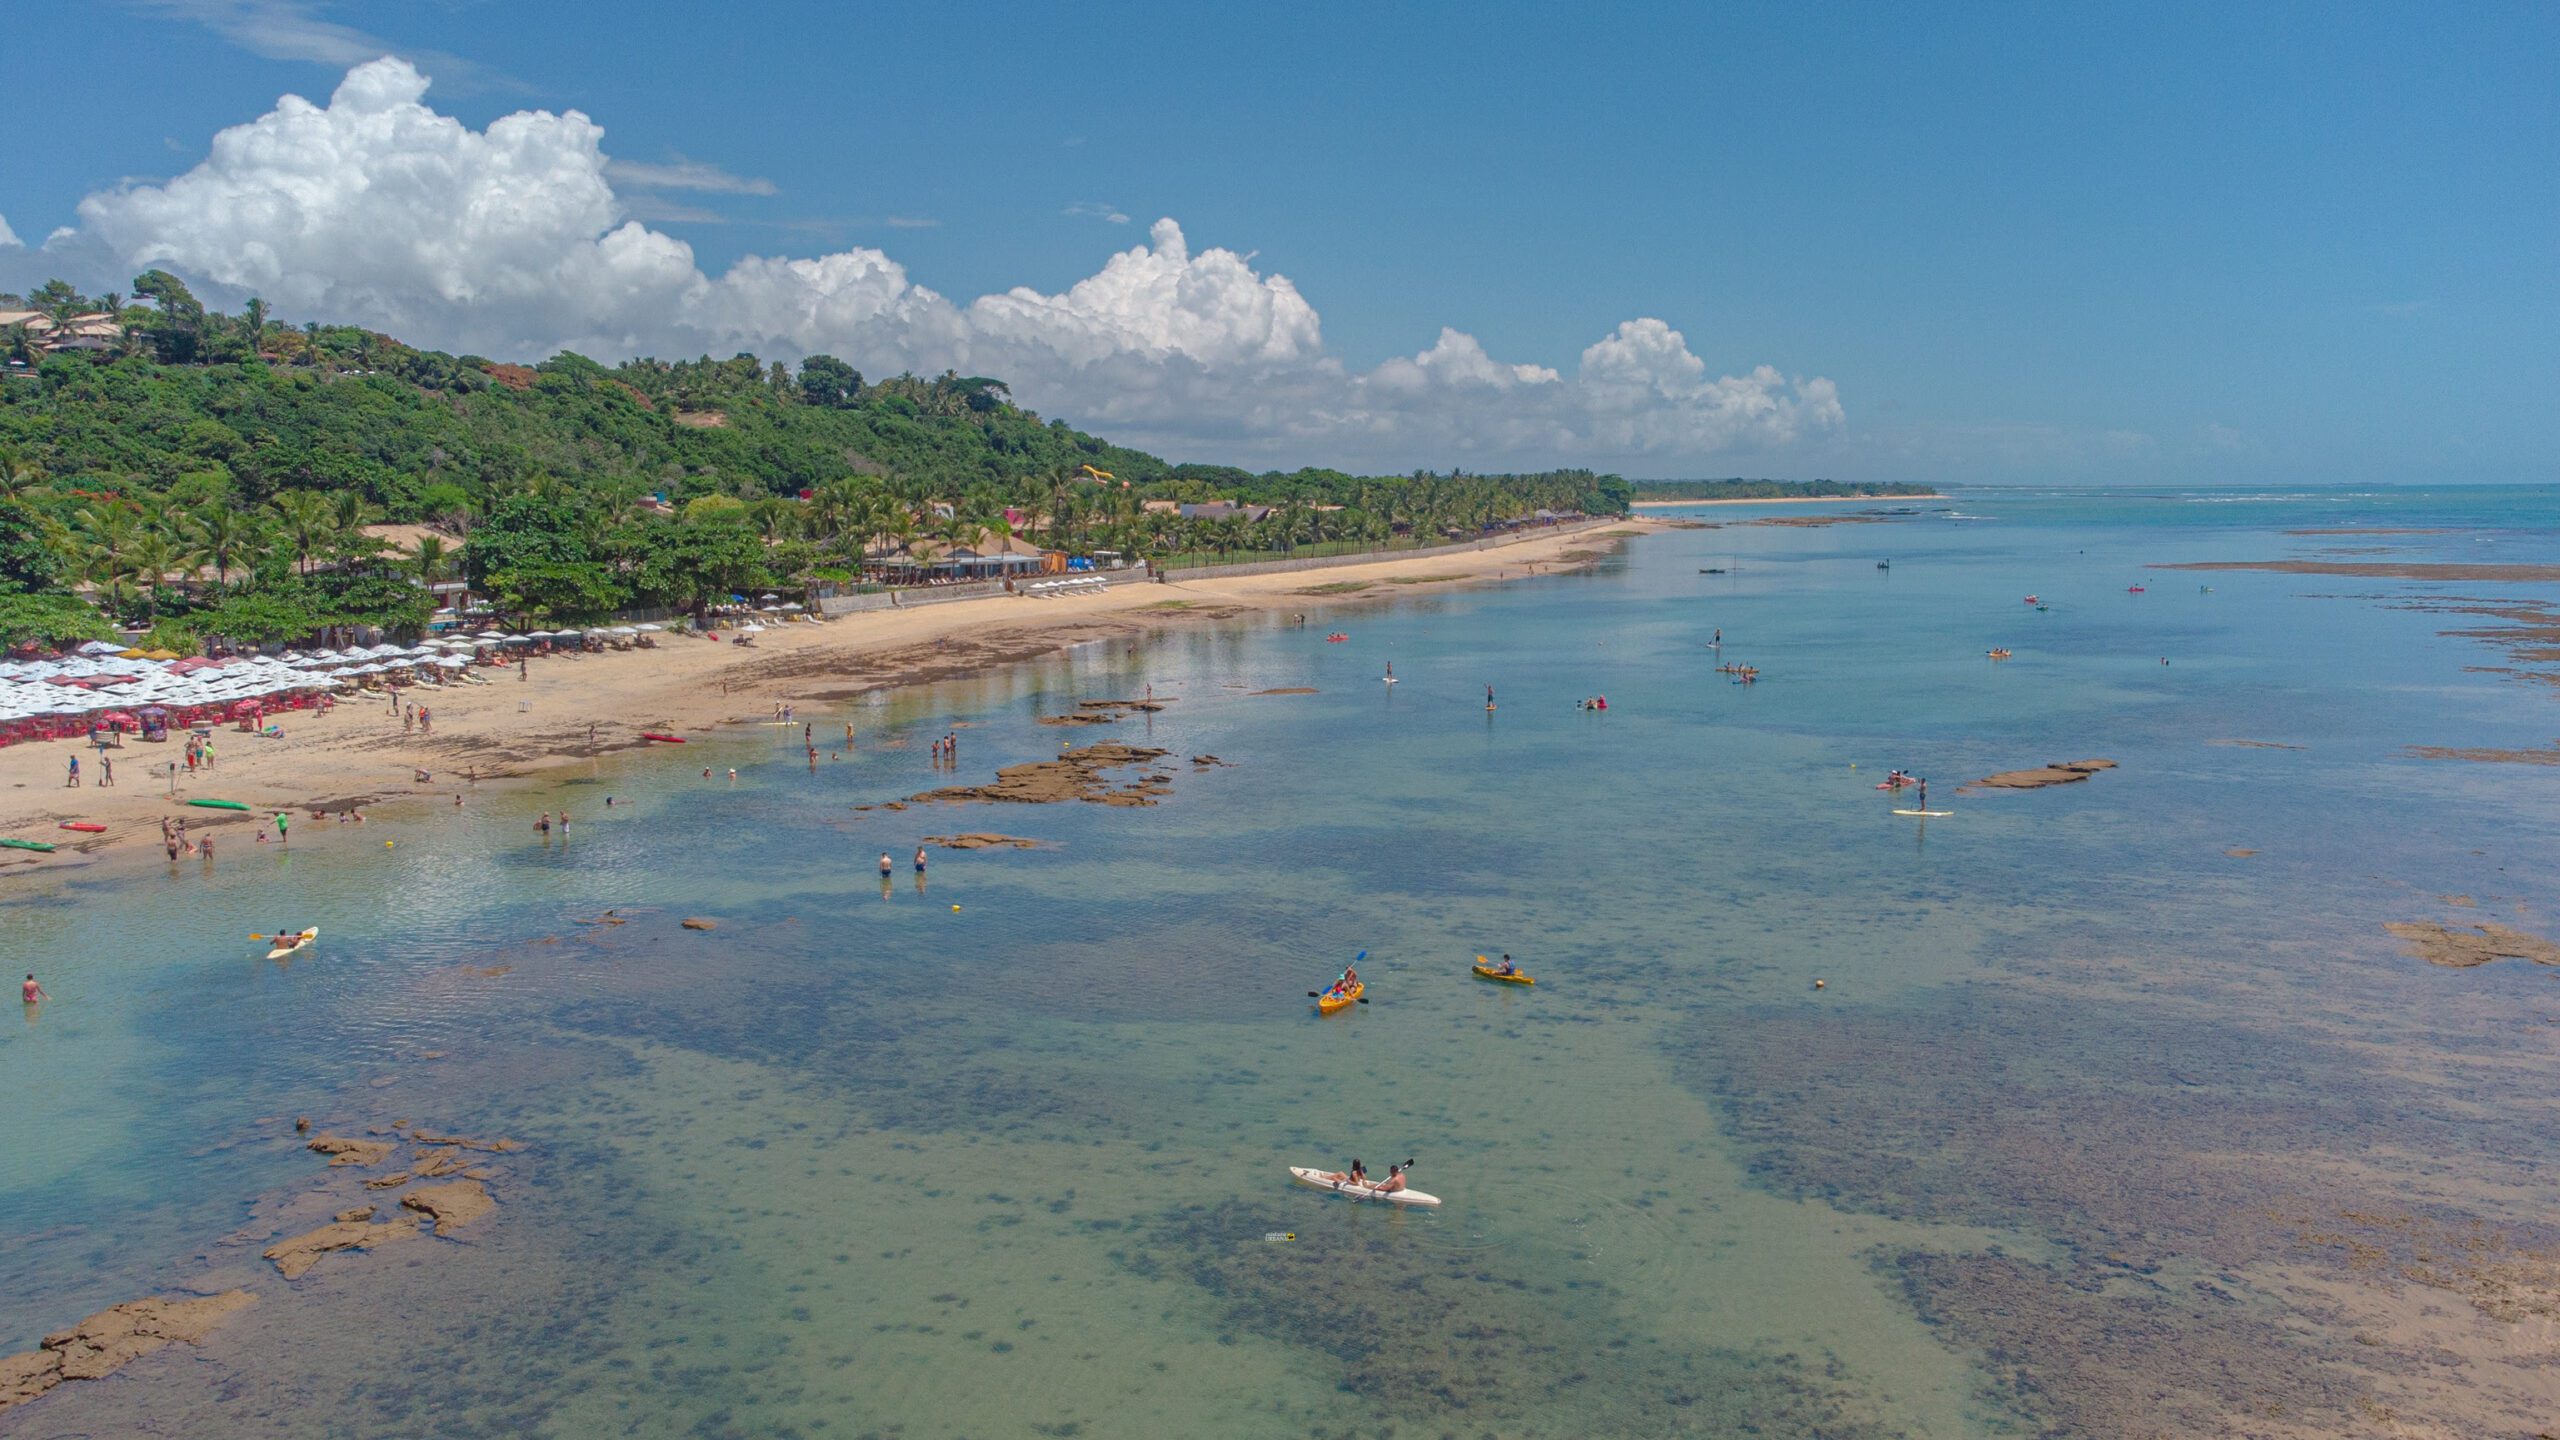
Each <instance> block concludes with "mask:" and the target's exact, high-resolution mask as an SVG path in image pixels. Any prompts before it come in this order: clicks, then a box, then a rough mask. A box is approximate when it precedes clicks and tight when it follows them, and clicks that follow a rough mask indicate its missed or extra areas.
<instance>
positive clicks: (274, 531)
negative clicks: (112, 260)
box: [0, 271, 1628, 648]
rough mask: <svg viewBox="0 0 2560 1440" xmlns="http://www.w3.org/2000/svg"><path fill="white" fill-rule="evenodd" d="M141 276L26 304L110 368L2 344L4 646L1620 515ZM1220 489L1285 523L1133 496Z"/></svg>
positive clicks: (586, 607)
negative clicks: (424, 346) (920, 558)
mask: <svg viewBox="0 0 2560 1440" xmlns="http://www.w3.org/2000/svg"><path fill="white" fill-rule="evenodd" d="M134 289H135V295H134V296H133V297H124V296H115V295H108V296H84V295H80V294H78V293H77V292H76V291H74V290H72V289H71V288H70V287H69V286H66V285H61V284H60V283H59V282H55V283H52V284H48V285H47V286H45V287H43V288H42V289H40V290H38V291H36V292H34V293H32V294H30V295H28V296H26V297H24V300H23V304H24V306H25V307H27V308H34V309H38V310H41V311H44V312H46V313H47V314H48V315H49V316H52V317H55V318H57V319H59V320H68V319H69V318H70V317H72V316H74V315H81V314H88V313H92V312H96V311H105V312H107V313H109V314H110V315H112V316H113V317H114V318H115V319H116V320H117V321H119V322H120V323H122V324H123V325H124V326H125V331H124V333H123V334H122V335H121V336H119V337H118V338H116V339H115V340H114V341H112V342H109V343H107V344H106V345H105V347H104V348H102V349H96V350H90V351H75V352H66V353H48V352H46V351H45V350H44V349H43V346H42V343H41V341H42V338H43V337H41V336H39V335H31V334H29V333H28V332H27V329H26V327H23V326H22V327H16V328H14V329H13V330H11V331H9V332H5V333H0V361H6V362H8V363H9V368H10V371H11V373H10V374H9V375H8V377H7V378H6V379H5V380H0V505H6V506H8V507H10V508H9V509H8V510H6V511H0V531H5V532H7V533H6V535H5V536H0V643H5V644H15V643H21V642H24V641H27V640H31V639H67V638H74V637H78V636H82V635H89V634H95V633H98V632H99V631H100V630H101V629H103V628H104V627H103V625H102V624H101V622H100V617H99V614H98V612H99V610H103V611H105V612H106V613H107V614H108V615H111V616H112V617H113V618H115V619H117V620H120V621H124V622H127V623H133V624H149V625H155V626H159V627H162V638H163V639H164V640H165V641H166V642H167V643H169V644H171V645H172V646H173V648H184V647H186V646H188V645H191V644H192V643H194V642H195V641H196V640H197V639H199V638H211V637H217V636H218V637H223V638H227V639H231V640H235V641H273V640H284V639H295V638H301V637H303V636H307V635H312V634H317V633H320V632H323V631H325V630H327V629H329V628H330V627H333V626H345V625H379V626H383V627H385V628H389V629H393V630H404V629H411V628H414V627H416V626H419V625H422V624H424V623H425V621H426V619H427V616H428V613H429V610H430V609H431V605H430V602H429V599H428V595H427V592H426V591H424V590H422V589H421V588H419V586H418V585H417V584H415V583H413V582H414V581H417V580H427V581H434V580H439V579H444V578H467V579H468V580H469V581H470V582H471V585H472V587H473V589H474V591H475V593H478V594H480V595H482V596H484V597H486V598H488V599H491V600H492V601H494V602H495V603H496V604H497V605H498V606H499V608H500V609H501V611H502V612H503V613H504V614H505V615H507V616H508V617H509V618H510V619H513V620H517V621H521V622H527V623H531V622H540V621H551V622H555V623H556V622H560V621H576V620H590V619H595V618H598V617H601V616H605V615H608V614H611V613H614V612H615V611H618V610H625V609H631V608H638V607H665V608H672V609H686V608H693V609H699V608H700V607H702V606H703V605H705V604H706V603H710V602H714V601H716V600H718V599H720V598H723V597H725V596H726V595H728V594H730V593H732V592H738V591H746V590H750V589H760V588H763V587H771V586H798V585H805V584H807V583H809V582H812V581H820V580H829V581H836V582H840V583H842V582H852V581H857V580H859V579H860V578H862V575H863V573H864V571H865V568H866V561H867V560H869V561H876V560H877V559H878V558H879V557H881V556H882V555H884V554H887V553H889V552H893V551H896V550H898V549H900V548H901V547H909V546H913V545H915V544H916V543H917V542H919V541H933V542H937V543H938V544H939V545H942V546H952V545H967V546H982V545H985V544H987V543H989V542H990V540H994V541H1001V540H1003V539H1004V538H1006V537H1008V536H1009V535H1012V534H1016V533H1023V532H1028V533H1029V535H1030V536H1031V538H1033V539H1036V540H1037V541H1038V542H1039V543H1040V544H1042V545H1044V546H1048V547H1051V548H1057V549H1063V550H1066V551H1068V552H1070V553H1089V552H1091V551H1095V550H1111V551H1117V552H1119V553H1121V554H1124V555H1131V556H1138V555H1147V556H1170V555H1174V554H1177V553H1183V552H1195V551H1201V550H1218V551H1224V550H1248V549H1249V550H1275V549H1277V550H1286V549H1289V548H1291V547H1294V546H1297V545H1302V544H1313V543H1327V542H1341V541H1346V540H1374V541H1381V542H1383V541H1385V540H1388V539H1389V538H1391V537H1398V538H1403V539H1407V540H1417V539H1438V538H1442V537H1444V536H1465V535H1474V534H1478V533H1481V532H1482V530H1483V529H1484V528H1485V527H1487V526H1488V525H1491V524H1495V523H1498V522H1501V521H1505V520H1508V519H1512V518H1514V517H1519V516H1524V515H1527V514H1529V513H1530V512H1533V511H1535V510H1538V509H1542V508H1543V509H1550V510H1559V511H1574V510H1579V511H1585V512H1592V513H1609V514H1614V513H1618V512H1621V511H1623V510H1624V509H1625V508H1626V502H1627V498H1628V494H1627V487H1626V484H1625V482H1624V481H1622V480H1620V479H1618V478H1617V477H1616V476H1604V475H1595V474H1592V473H1590V472H1588V471H1561V472H1553V473H1548V474H1541V475H1518V476H1480V475H1466V474H1461V473H1457V472H1452V473H1450V474H1448V475H1433V474H1426V473H1417V474H1415V475H1412V476H1408V477H1401V478H1394V479H1388V478H1379V477H1364V476H1355V475H1349V474H1345V473H1342V472H1340V471H1334V470H1300V471H1296V472H1292V473H1288V474H1280V473H1270V474H1253V473H1249V472H1246V471H1242V470H1234V469H1228V468H1224V467H1218V466H1204V465H1172V464H1168V463H1166V462H1165V461H1163V460H1161V459H1159V458H1157V457H1156V456H1153V455H1148V454H1145V453H1143V452H1140V451H1135V450H1127V449H1123V448H1121V447H1119V446H1115V445H1112V444H1109V443H1107V442H1105V441H1103V440H1099V439H1097V438H1095V437H1093V436H1090V435H1086V434H1084V433H1082V432H1080V431H1077V430H1075V429H1073V428H1071V427H1069V426H1068V425H1067V424H1065V423H1064V422H1063V421H1043V420H1042V419H1041V418H1040V417H1039V416H1037V415H1035V414H1033V413H1031V412H1030V411H1028V410H1025V409H1022V408H1021V407H1019V406H1017V405H1015V404H1014V403H1013V402H1012V399H1011V397H1010V396H1009V395H1008V394H1007V393H1006V389H1005V386H1004V383H1003V382H1002V381H999V380H993V379H988V378H985V377H981V376H962V375H957V374H949V373H946V374H943V375H940V376H936V377H932V378H920V377H917V376H913V375H897V376H891V377H889V378H886V379H883V380H879V381H871V380H867V379H865V378H864V377H863V376H862V375H861V374H860V373H859V372H857V371H855V370H854V369H853V368H852V367H851V366H849V365H846V364H845V363H844V362H842V361H840V360H837V359H834V358H832V357H830V356H825V355H816V356H811V357H810V358H809V359H808V360H806V361H805V362H803V363H802V364H801V365H800V367H799V368H798V369H797V370H796V371H795V370H792V369H790V368H789V367H786V366H783V365H780V364H766V363H764V362H763V361H760V360H758V359H757V358H756V357H754V356H752V355H740V356H737V357H735V358H733V359H728V360H713V359H709V358H707V357H706V358H704V359H701V360H689V361H676V362H666V361H659V360H637V361H633V362H630V363H628V364H624V365H619V366H605V365H600V364H598V363H596V362H595V361H592V360H589V359H587V358H585V357H583V356H579V355H574V354H565V353H564V354H562V355H559V356H556V357H554V358H552V359H551V360H548V361H546V362H544V363H543V364H541V365H538V366H530V367H527V366H518V365H506V364H498V363H495V362H492V361H488V360H485V359H482V358H480V357H477V356H471V355H460V356H456V355H447V354H442V353H440V352H437V351H432V350H419V349H414V348H412V347H410V346H407V345H404V344H401V343H400V342H398V341H396V340H393V339H391V338H389V337H388V336H384V335H379V334H375V333H373V332H370V331H366V330H362V329H357V328H353V327H347V326H325V325H309V326H304V327H302V328H300V329H295V328H293V327H290V326H282V325H278V324H276V323H274V322H273V321H271V320H270V319H268V317H267V315H266V313H265V308H264V306H262V305H260V304H259V303H258V302H256V301H251V302H250V303H249V305H248V306H247V307H246V308H245V310H244V311H243V313H241V314H239V315H236V316H234V315H225V314H222V313H219V312H216V311H211V310H208V309H207V308H206V307H205V306H203V305H202V304H201V303H199V302H198V301H197V300H196V298H195V297H194V296H193V295H192V294H190V293H189V292H188V290H187V287H186V286H185V285H184V284H183V283H182V282H180V281H179V280H177V279H176V278H175V277H173V276H170V275H168V274H165V273H163V272H160V271H153V272H150V273H148V274H145V275H143V276H141V277H139V278H137V279H136V281H135V282H134ZM145 302H147V303H145ZM21 303H22V302H21V299H20V297H16V296H0V308H18V307H19V306H20V305H21ZM1217 499H1224V500H1239V501H1245V502H1249V503H1253V504H1257V505H1270V506H1273V507H1275V508H1274V509H1273V510H1272V512H1271V513H1270V514H1269V515H1268V516H1267V517H1264V518H1262V519H1260V520H1258V521H1250V522H1248V521H1247V520H1246V519H1244V518H1243V517H1241V516H1229V517H1225V518H1198V519H1184V518H1182V517H1181V516H1179V515H1175V514H1166V513H1161V512H1160V511H1150V510H1149V509H1147V508H1146V503H1145V502H1147V501H1149V500H1175V501H1183V502H1200V501H1209V500H1217ZM1008 510H1010V511H1011V512H1012V514H1011V517H1010V518H1008V516H1007V511H1008ZM382 522H395V523H406V524H420V525H427V526H432V527H434V528H435V530H436V531H438V532H440V533H439V534H437V535H432V536H429V537H427V538H426V539H425V540H424V542H423V543H422V544H420V545H419V546H418V547H417V548H416V550H415V551H414V552H412V551H410V550H408V549H406V548H402V549H398V550H394V549H392V548H390V547H386V546H385V545H383V544H382V543H381V542H380V541H378V540H376V539H374V538H372V537H369V536H367V535H366V534H365V533H364V532H365V527H366V526H368V525H371V524H377V523H382ZM927 548H931V547H927ZM75 592H76V595H75ZM80 596H85V597H88V599H89V600H91V601H94V606H93V605H91V604H89V603H84V602H83V601H82V600H81V599H80V598H78V597H80Z"/></svg>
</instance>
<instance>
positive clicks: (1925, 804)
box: [1920, 780, 1929, 815]
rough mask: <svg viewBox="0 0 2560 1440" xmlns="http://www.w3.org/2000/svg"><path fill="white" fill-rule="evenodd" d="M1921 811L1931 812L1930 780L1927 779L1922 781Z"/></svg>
mask: <svg viewBox="0 0 2560 1440" xmlns="http://www.w3.org/2000/svg"><path fill="white" fill-rule="evenodd" d="M1920 813H1921V814H1923V815H1926V814H1928V813H1929V782H1928V781H1926V780H1923V781H1921V782H1920Z"/></svg>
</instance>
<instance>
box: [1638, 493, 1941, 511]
mask: <svg viewBox="0 0 2560 1440" xmlns="http://www.w3.org/2000/svg"><path fill="white" fill-rule="evenodd" d="M1953 498H1955V497H1953V496H1951V495H1941V494H1939V493H1938V492H1936V491H1935V490H1932V491H1930V492H1929V493H1928V494H1926V495H1783V496H1779V497H1776V498H1774V499H1768V500H1630V501H1628V502H1627V504H1628V505H1629V506H1630V507H1631V508H1634V509H1637V510H1670V509H1674V508H1677V507H1682V506H1689V505H1879V504H1892V503H1894V502H1896V501H1900V500H1951V499H1953Z"/></svg>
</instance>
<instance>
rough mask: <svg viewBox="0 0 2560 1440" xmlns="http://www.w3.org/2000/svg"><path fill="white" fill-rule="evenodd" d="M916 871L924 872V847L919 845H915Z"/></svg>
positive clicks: (918, 872)
mask: <svg viewBox="0 0 2560 1440" xmlns="http://www.w3.org/2000/svg"><path fill="white" fill-rule="evenodd" d="M916 873H917V874H919V875H921V874H923V873H924V847H923V846H921V845H919V846H917V847H916Z"/></svg>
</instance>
